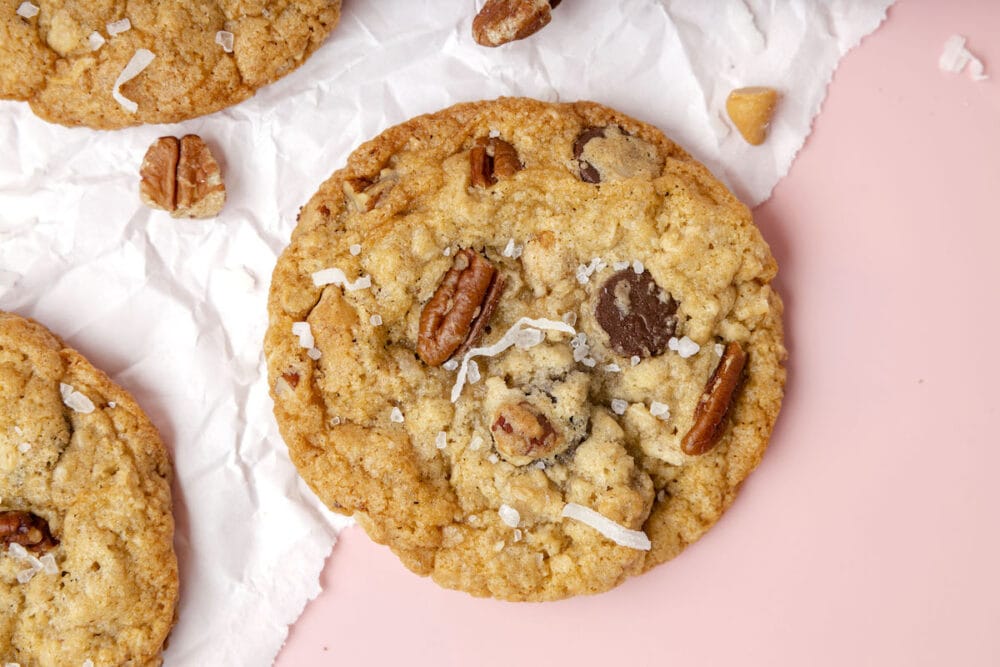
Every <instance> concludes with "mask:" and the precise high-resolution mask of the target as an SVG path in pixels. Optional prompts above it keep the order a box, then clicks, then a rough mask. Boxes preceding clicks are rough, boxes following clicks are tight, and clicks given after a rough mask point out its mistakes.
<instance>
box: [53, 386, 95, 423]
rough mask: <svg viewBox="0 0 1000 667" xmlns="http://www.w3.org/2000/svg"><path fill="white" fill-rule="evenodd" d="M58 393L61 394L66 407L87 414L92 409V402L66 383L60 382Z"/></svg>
mask: <svg viewBox="0 0 1000 667" xmlns="http://www.w3.org/2000/svg"><path fill="white" fill-rule="evenodd" d="M59 393H60V394H61V395H62V400H63V403H64V404H65V405H66V407H67V408H69V409H71V410H73V411H74V412H80V413H83V414H85V415H89V414H90V413H91V412H93V411H94V403H93V402H92V401H91V400H90V399H89V398H87V397H86V396H84V395H83V394H82V393H80V392H78V391H77V390H76V389H73V387H71V386H69V385H68V384H65V383H63V382H60V383H59Z"/></svg>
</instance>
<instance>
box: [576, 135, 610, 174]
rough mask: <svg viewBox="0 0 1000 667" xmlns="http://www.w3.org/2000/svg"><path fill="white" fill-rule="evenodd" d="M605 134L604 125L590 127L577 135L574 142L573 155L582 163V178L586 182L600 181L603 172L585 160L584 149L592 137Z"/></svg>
mask: <svg viewBox="0 0 1000 667" xmlns="http://www.w3.org/2000/svg"><path fill="white" fill-rule="evenodd" d="M603 136H604V128H603V127H588V128H587V129H586V130H584V131H583V132H581V133H580V134H579V136H577V138H576V141H574V142H573V157H574V158H576V160H577V161H578V162H579V163H580V180H581V181H583V182H584V183H600V182H601V172H599V171H597V169H596V168H594V165H592V164H590V163H589V162H586V161H584V160H583V159H582V158H583V149H584V147H585V146H586V145H587V142H588V141H590V140H591V139H596V138H598V137H603Z"/></svg>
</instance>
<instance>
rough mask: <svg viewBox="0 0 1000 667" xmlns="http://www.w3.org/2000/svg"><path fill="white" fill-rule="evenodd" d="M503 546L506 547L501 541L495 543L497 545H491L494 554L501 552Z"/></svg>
mask: <svg viewBox="0 0 1000 667" xmlns="http://www.w3.org/2000/svg"><path fill="white" fill-rule="evenodd" d="M504 546H506V545H505V544H504V541H503V540H500V541H499V542H497V543H495V544H494V545H493V551H496V552H498V553H499V552H501V551H503V548H504Z"/></svg>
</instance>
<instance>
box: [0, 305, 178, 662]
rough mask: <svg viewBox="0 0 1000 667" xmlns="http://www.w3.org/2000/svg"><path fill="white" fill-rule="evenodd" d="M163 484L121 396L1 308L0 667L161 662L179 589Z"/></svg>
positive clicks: (163, 471) (157, 452)
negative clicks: (8, 666) (4, 666)
mask: <svg viewBox="0 0 1000 667" xmlns="http://www.w3.org/2000/svg"><path fill="white" fill-rule="evenodd" d="M170 478H171V466H170V462H169V460H168V457H167V452H166V450H165V449H164V446H163V444H162V442H161V441H160V437H159V435H158V434H157V432H156V430H155V428H154V427H153V426H152V424H150V422H149V420H148V419H147V418H146V416H145V415H144V414H143V413H142V411H141V410H140V409H139V406H137V405H136V404H135V402H134V401H133V400H132V397H131V396H129V395H128V394H127V393H126V392H125V391H124V390H122V389H121V388H120V387H118V386H117V385H115V384H113V383H112V382H111V381H110V380H109V379H108V378H107V376H105V375H104V374H103V373H101V372H100V371H98V370H96V369H95V368H94V367H93V366H91V365H90V364H89V363H88V362H87V360H86V359H84V358H83V357H82V356H80V354H79V353H77V352H75V351H74V350H71V349H68V348H67V347H66V346H65V345H64V344H63V343H62V341H60V340H59V339H58V338H56V337H55V336H53V335H52V334H51V333H49V332H48V331H46V330H45V329H44V328H43V327H42V326H41V325H39V324H37V323H35V322H32V321H29V320H25V319H23V318H20V317H18V316H16V315H12V314H8V313H4V312H2V311H0V610H2V612H3V613H0V664H7V663H16V664H20V665H22V666H23V667H29V666H35V665H79V664H83V663H84V661H86V660H90V661H92V662H93V664H95V665H120V664H134V665H156V664H160V662H161V660H160V652H161V649H162V647H163V644H164V641H165V640H166V637H167V634H168V633H169V631H170V628H171V627H172V626H173V623H174V609H175V605H176V601H177V587H178V580H177V561H176V558H175V556H174V550H173V532H174V521H173V515H172V514H171V502H170Z"/></svg>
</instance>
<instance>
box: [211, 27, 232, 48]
mask: <svg viewBox="0 0 1000 667" xmlns="http://www.w3.org/2000/svg"><path fill="white" fill-rule="evenodd" d="M215 43H216V44H218V45H219V46H221V47H222V50H223V51H225V52H226V53H232V52H233V43H234V37H233V33H231V32H229V31H228V30H220V31H219V32H217V33H215Z"/></svg>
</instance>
